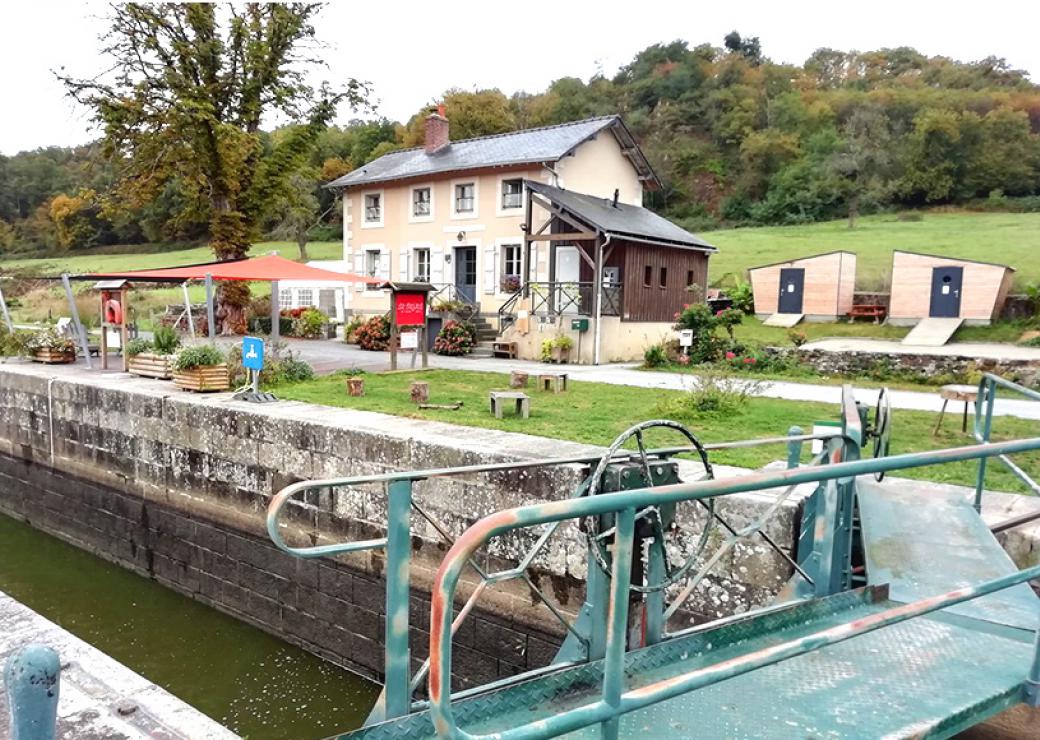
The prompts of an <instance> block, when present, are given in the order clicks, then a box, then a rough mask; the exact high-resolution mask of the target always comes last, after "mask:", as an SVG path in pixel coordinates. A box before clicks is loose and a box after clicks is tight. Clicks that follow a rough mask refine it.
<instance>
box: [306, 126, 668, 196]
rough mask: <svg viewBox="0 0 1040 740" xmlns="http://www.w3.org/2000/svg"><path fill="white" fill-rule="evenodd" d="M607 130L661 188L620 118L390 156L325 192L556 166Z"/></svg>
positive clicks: (638, 168)
mask: <svg viewBox="0 0 1040 740" xmlns="http://www.w3.org/2000/svg"><path fill="white" fill-rule="evenodd" d="M604 130H609V131H610V132H611V133H612V134H613V135H614V136H615V137H616V138H617V140H618V143H619V144H620V145H621V149H622V151H623V152H625V155H626V156H627V157H628V158H629V160H630V161H631V162H632V165H633V166H634V167H635V168H636V171H637V172H638V173H639V177H640V179H642V180H643V181H644V182H645V183H646V187H647V189H649V190H656V189H658V188H659V187H660V181H659V180H658V179H657V175H655V174H654V171H653V170H652V169H651V167H650V164H649V163H648V162H647V161H646V157H644V156H643V153H642V152H641V151H639V147H638V146H637V145H636V142H635V139H634V138H632V134H631V132H630V131H629V130H628V129H627V128H626V127H625V124H624V123H622V121H621V118H620V117H619V116H616V115H615V116H602V117H600V118H588V119H586V120H584V121H574V122H572V123H561V124H558V125H555V126H545V127H543V128H531V129H524V130H522V131H512V132H509V133H505V134H494V135H492V136H480V137H478V138H475V139H463V140H461V141H453V142H451V143H450V144H449V145H448V146H446V147H444V148H443V149H441V150H440V151H437V152H434V153H433V154H427V153H426V150H425V149H424V148H423V147H416V148H414V149H404V150H402V151H397V152H390V153H389V154H384V155H383V156H382V157H379V158H378V159H375V160H373V161H371V162H369V163H368V164H366V165H364V166H362V167H359V168H358V169H356V170H354V171H353V172H348V173H347V174H345V175H343V176H342V177H340V178H337V179H335V180H333V181H332V182H330V183H328V184H327V185H326V186H325V187H328V188H351V187H355V186H358V185H372V184H376V183H381V182H389V181H391V180H403V179H406V178H413V177H424V176H428V175H438V174H445V173H448V172H455V171H462V170H473V169H480V168H483V167H509V166H513V165H523V164H540V163H542V162H556V161H558V160H560V159H562V158H563V157H565V156H567V155H568V154H570V153H571V152H572V151H574V149H576V148H577V147H578V146H579V145H581V144H583V143H585V142H586V141H588V140H589V139H591V138H593V137H595V136H596V135H597V134H598V133H600V132H601V131H604Z"/></svg>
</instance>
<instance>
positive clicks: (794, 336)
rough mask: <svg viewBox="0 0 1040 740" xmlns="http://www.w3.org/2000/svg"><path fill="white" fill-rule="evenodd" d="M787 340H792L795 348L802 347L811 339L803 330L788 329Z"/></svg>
mask: <svg viewBox="0 0 1040 740" xmlns="http://www.w3.org/2000/svg"><path fill="white" fill-rule="evenodd" d="M787 338H788V339H790V340H791V344H793V345H794V346H795V347H801V346H802V345H803V344H805V343H806V342H807V341H809V337H808V336H807V335H806V333H805V332H804V331H802V330H801V329H788V330H787Z"/></svg>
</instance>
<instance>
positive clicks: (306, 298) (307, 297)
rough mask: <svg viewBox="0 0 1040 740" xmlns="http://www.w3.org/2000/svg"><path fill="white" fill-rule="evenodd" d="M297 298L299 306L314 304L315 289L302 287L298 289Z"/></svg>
mask: <svg viewBox="0 0 1040 740" xmlns="http://www.w3.org/2000/svg"><path fill="white" fill-rule="evenodd" d="M296 299H297V301H298V303H297V304H296V305H298V306H313V305H314V291H313V290H311V289H310V288H300V289H299V290H297V291H296Z"/></svg>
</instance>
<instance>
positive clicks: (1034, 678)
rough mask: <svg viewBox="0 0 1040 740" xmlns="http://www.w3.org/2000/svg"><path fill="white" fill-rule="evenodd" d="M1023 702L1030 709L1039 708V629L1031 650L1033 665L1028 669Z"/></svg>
mask: <svg viewBox="0 0 1040 740" xmlns="http://www.w3.org/2000/svg"><path fill="white" fill-rule="evenodd" d="M1025 695H1026V696H1025V702H1026V704H1028V705H1029V706H1031V707H1040V629H1038V630H1037V631H1036V641H1035V647H1034V648H1033V665H1032V666H1030V667H1029V676H1027V677H1026V685H1025Z"/></svg>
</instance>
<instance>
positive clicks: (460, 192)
mask: <svg viewBox="0 0 1040 740" xmlns="http://www.w3.org/2000/svg"><path fill="white" fill-rule="evenodd" d="M476 194H477V186H476V185H475V184H474V183H472V182H462V183H459V184H458V185H456V186H455V213H473V211H474V210H475V208H476Z"/></svg>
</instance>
